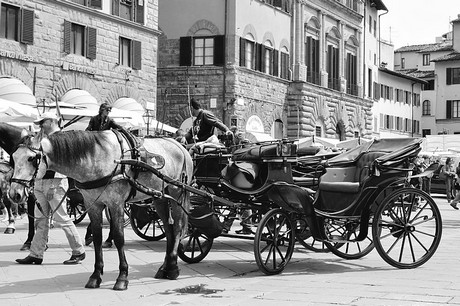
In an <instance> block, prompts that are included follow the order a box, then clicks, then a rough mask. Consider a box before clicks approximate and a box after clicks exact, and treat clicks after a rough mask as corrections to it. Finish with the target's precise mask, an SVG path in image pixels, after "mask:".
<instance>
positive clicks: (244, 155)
mask: <svg viewBox="0 0 460 306" xmlns="http://www.w3.org/2000/svg"><path fill="white" fill-rule="evenodd" d="M277 147H278V145H277V144H276V143H274V144H269V145H256V146H251V147H247V148H241V149H238V150H236V151H235V152H233V157H232V159H233V160H234V161H256V160H258V161H260V160H261V159H262V158H266V157H274V156H276V154H277Z"/></svg>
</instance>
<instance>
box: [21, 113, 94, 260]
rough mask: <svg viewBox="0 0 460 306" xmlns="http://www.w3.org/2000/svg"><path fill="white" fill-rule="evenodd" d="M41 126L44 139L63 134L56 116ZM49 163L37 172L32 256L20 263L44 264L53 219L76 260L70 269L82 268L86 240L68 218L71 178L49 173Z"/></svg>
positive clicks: (50, 115) (42, 119)
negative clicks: (75, 265)
mask: <svg viewBox="0 0 460 306" xmlns="http://www.w3.org/2000/svg"><path fill="white" fill-rule="evenodd" d="M34 123H35V124H38V125H39V126H40V129H41V130H40V133H39V135H41V136H42V137H47V136H49V135H51V134H54V133H59V132H60V130H61V129H60V128H59V123H58V117H57V116H56V114H55V113H53V112H45V113H43V114H42V115H41V116H39V118H38V119H37V120H36V121H34ZM46 167H47V165H46V162H41V163H40V164H39V166H38V169H37V176H36V179H35V184H34V195H35V197H36V198H37V205H36V206H35V228H36V232H35V235H34V238H33V239H32V244H31V246H30V253H29V255H28V256H27V257H25V258H23V259H16V261H17V262H18V263H20V264H38V265H39V264H41V263H42V262H43V253H44V252H45V250H46V248H47V242H48V235H49V230H50V224H51V218H52V219H53V221H55V222H56V223H57V224H59V225H60V226H61V228H62V229H63V231H64V233H65V235H66V237H67V240H68V242H69V245H70V248H71V249H72V256H71V257H70V259H68V260H66V261H64V264H66V265H72V264H78V263H79V262H81V261H82V260H84V259H85V256H86V255H85V249H84V246H83V243H82V239H81V237H80V235H79V234H78V231H77V228H76V227H75V224H74V223H73V222H72V219H71V218H70V217H69V215H68V214H67V208H66V205H67V202H66V199H65V197H66V191H67V189H68V183H67V178H66V177H65V176H63V175H62V174H60V173H58V172H54V171H51V170H48V171H47V169H46Z"/></svg>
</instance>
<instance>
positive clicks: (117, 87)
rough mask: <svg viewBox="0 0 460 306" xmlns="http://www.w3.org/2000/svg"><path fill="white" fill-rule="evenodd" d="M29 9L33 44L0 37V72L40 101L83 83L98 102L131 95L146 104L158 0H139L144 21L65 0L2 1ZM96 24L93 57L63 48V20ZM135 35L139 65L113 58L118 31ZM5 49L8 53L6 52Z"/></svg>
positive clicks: (151, 86) (151, 88) (152, 84)
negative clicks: (133, 19)
mask: <svg viewBox="0 0 460 306" xmlns="http://www.w3.org/2000/svg"><path fill="white" fill-rule="evenodd" d="M2 3H3V4H8V5H11V6H14V7H19V8H27V9H28V10H33V12H34V18H33V23H34V29H33V37H34V41H33V44H23V43H20V42H17V41H14V40H10V39H0V42H1V45H0V51H5V52H3V53H2V52H0V75H6V76H12V77H15V78H18V79H20V80H21V81H23V82H24V83H25V84H26V85H28V86H29V87H30V88H31V89H32V90H33V92H34V93H35V96H36V98H37V101H38V103H39V104H42V103H43V102H44V103H45V104H51V105H54V104H55V101H59V100H60V98H61V97H62V96H63V95H64V94H65V93H66V92H67V91H69V90H70V89H83V90H86V91H88V92H89V93H90V94H91V95H92V96H94V97H95V98H96V99H97V101H98V103H99V104H101V103H103V102H108V103H113V102H115V101H116V100H117V99H118V98H121V97H130V98H133V99H135V100H136V101H137V102H139V103H141V104H142V105H145V103H146V102H154V101H155V99H156V72H157V45H158V36H159V31H158V2H157V0H147V1H144V5H145V17H144V21H145V23H144V24H140V23H135V22H132V21H129V20H126V19H122V18H120V17H117V16H113V15H111V14H108V13H107V12H105V11H106V10H108V11H109V10H110V9H109V7H110V4H111V1H107V0H103V2H102V7H103V10H97V9H93V8H89V7H86V6H84V5H80V4H77V3H73V2H70V1H60V0H37V1H15V0H11V1H10V0H8V1H2ZM65 20H66V21H70V22H71V23H75V24H79V25H83V26H85V27H92V28H95V29H96V30H97V39H96V58H95V59H89V58H87V57H84V56H80V55H75V54H68V53H65V52H64V21H65ZM120 36H122V37H125V38H128V39H131V40H136V41H140V42H141V44H142V47H141V54H142V55H141V64H142V66H141V69H133V68H131V67H128V66H121V65H119V64H118V61H119V60H118V58H119V44H120V43H119V37H120ZM5 54H9V55H7V56H5Z"/></svg>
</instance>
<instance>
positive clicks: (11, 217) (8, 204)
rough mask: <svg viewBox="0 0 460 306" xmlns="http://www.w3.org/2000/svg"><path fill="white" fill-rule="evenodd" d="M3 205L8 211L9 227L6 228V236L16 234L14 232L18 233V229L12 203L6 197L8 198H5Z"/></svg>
mask: <svg viewBox="0 0 460 306" xmlns="http://www.w3.org/2000/svg"><path fill="white" fill-rule="evenodd" d="M2 200H3V204H4V206H5V208H6V211H7V215H8V226H7V227H6V229H5V232H4V233H5V234H14V232H15V231H16V227H15V225H14V214H13V210H12V203H11V201H10V200H9V199H8V198H7V197H6V196H3V199H2Z"/></svg>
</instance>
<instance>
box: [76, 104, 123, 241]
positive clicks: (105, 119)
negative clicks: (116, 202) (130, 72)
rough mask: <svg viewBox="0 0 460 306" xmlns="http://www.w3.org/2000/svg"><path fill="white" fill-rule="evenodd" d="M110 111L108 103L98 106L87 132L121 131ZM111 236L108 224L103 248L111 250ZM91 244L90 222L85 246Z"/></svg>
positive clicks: (91, 231)
mask: <svg viewBox="0 0 460 306" xmlns="http://www.w3.org/2000/svg"><path fill="white" fill-rule="evenodd" d="M111 111H112V107H111V106H110V105H109V104H108V103H102V104H101V106H99V114H97V115H96V116H94V117H91V119H90V120H89V124H88V127H87V128H86V130H87V131H105V130H110V129H117V130H121V129H123V127H122V126H121V125H119V124H117V123H115V121H114V120H113V119H112V118H110V117H109V113H110V112H111ZM112 241H113V234H112V224H111V223H110V231H109V236H108V237H107V239H106V240H105V241H104V243H102V247H103V248H111V247H112V245H113V242H112ZM92 242H93V230H92V228H91V222H89V224H88V227H87V228H86V234H85V245H90V244H91V243H92Z"/></svg>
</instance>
